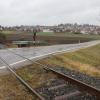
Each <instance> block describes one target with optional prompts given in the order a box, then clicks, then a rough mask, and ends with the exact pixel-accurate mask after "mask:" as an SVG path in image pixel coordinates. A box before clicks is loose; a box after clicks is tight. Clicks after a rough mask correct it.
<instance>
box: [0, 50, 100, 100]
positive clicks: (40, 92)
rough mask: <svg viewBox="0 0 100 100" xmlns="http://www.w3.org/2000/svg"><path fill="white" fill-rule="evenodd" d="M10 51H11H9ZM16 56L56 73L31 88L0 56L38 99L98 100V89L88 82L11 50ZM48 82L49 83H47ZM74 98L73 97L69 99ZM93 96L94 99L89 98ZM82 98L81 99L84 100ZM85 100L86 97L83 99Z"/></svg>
mask: <svg viewBox="0 0 100 100" xmlns="http://www.w3.org/2000/svg"><path fill="white" fill-rule="evenodd" d="M10 52H12V51H10ZM12 53H14V54H15V55H17V56H20V57H22V58H24V59H26V60H28V61H30V63H35V64H38V65H40V66H42V67H43V69H44V70H46V71H47V72H52V73H54V74H55V75H57V78H56V79H49V80H45V81H44V82H43V83H42V84H45V86H44V85H43V87H39V88H35V89H33V88H32V87H31V86H30V85H29V84H28V83H27V82H26V81H25V80H23V79H22V78H21V77H20V76H19V75H18V74H16V72H15V71H14V70H13V69H12V68H11V66H10V65H9V64H8V63H7V62H6V61H5V60H4V59H3V58H0V59H1V60H2V61H3V62H4V63H5V64H6V65H7V68H8V69H9V70H10V71H11V73H13V74H14V75H15V76H16V78H17V79H18V80H19V81H20V82H21V83H22V84H23V85H24V86H25V87H26V88H27V89H28V90H29V91H30V92H31V93H33V94H35V95H36V96H37V97H38V98H39V99H40V100H77V99H75V97H79V98H80V97H83V98H84V99H85V97H86V98H90V99H89V100H99V99H100V97H99V96H100V90H99V89H97V88H94V87H92V86H90V85H88V84H85V83H83V82H81V81H79V80H76V79H74V78H71V77H69V76H67V75H65V74H63V73H61V72H58V71H56V70H55V69H53V68H49V67H48V66H46V65H43V64H41V63H39V62H36V61H35V62H34V61H32V60H30V59H28V58H26V57H24V56H22V55H20V54H17V53H15V52H12ZM48 84H49V85H48ZM71 98H74V99H71ZM91 98H94V99H91ZM84 99H82V100H84ZM85 100H87V99H85Z"/></svg>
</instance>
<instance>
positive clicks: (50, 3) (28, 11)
mask: <svg viewBox="0 0 100 100" xmlns="http://www.w3.org/2000/svg"><path fill="white" fill-rule="evenodd" d="M99 16H100V0H0V24H1V25H37V24H38V25H56V24H59V23H75V22H77V23H79V24H84V23H85V24H86V23H88V24H97V25H100V18H99Z"/></svg>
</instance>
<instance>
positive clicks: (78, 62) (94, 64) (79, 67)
mask: <svg viewBox="0 0 100 100" xmlns="http://www.w3.org/2000/svg"><path fill="white" fill-rule="evenodd" d="M41 63H44V64H49V65H51V66H54V65H55V66H62V67H65V68H69V69H72V70H76V71H79V72H82V73H85V74H88V75H91V76H94V77H100V44H99V45H96V46H93V47H90V48H86V49H81V50H78V51H76V52H69V53H64V54H60V55H56V56H52V57H49V58H46V59H44V60H42V61H41Z"/></svg>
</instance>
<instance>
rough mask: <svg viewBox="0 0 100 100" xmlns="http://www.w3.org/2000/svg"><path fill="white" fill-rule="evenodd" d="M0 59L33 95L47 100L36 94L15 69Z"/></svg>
mask: <svg viewBox="0 0 100 100" xmlns="http://www.w3.org/2000/svg"><path fill="white" fill-rule="evenodd" d="M0 59H1V60H2V61H3V62H4V63H5V64H6V65H7V66H6V67H7V69H8V70H9V71H10V72H11V73H12V74H13V75H15V77H16V78H17V79H18V80H19V81H20V82H21V84H23V85H24V86H25V87H26V88H27V89H28V90H29V91H30V92H31V93H32V94H33V95H36V96H37V97H38V98H39V99H40V100H45V99H44V98H43V97H42V96H41V95H40V94H39V93H38V92H36V91H35V90H34V89H33V88H32V87H31V86H30V85H29V84H28V83H27V82H26V81H25V80H23V79H22V78H21V77H20V76H19V75H18V74H17V73H16V72H15V71H14V70H13V69H12V67H11V66H10V65H9V64H8V63H7V62H6V61H5V59H3V58H2V57H0Z"/></svg>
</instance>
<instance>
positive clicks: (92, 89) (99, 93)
mask: <svg viewBox="0 0 100 100" xmlns="http://www.w3.org/2000/svg"><path fill="white" fill-rule="evenodd" d="M11 52H12V51H11ZM12 53H14V54H15V55H18V56H20V57H22V58H24V59H27V60H28V61H30V62H31V63H36V64H38V65H40V66H42V67H43V68H44V69H45V70H49V71H52V72H53V73H55V74H56V75H58V76H59V77H61V78H63V79H64V80H66V81H70V82H71V83H73V84H76V85H77V86H78V87H79V89H80V90H81V91H86V92H88V93H90V94H92V95H95V96H97V97H99V98H100V90H99V89H97V88H95V87H93V86H91V85H88V84H86V83H84V82H81V81H79V80H77V79H74V78H72V77H70V76H68V75H65V74H63V73H61V72H58V71H56V70H54V69H53V68H49V67H48V66H47V65H44V64H41V63H39V62H37V61H32V60H31V59H29V58H27V57H24V56H22V55H20V54H17V53H15V52H12Z"/></svg>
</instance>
